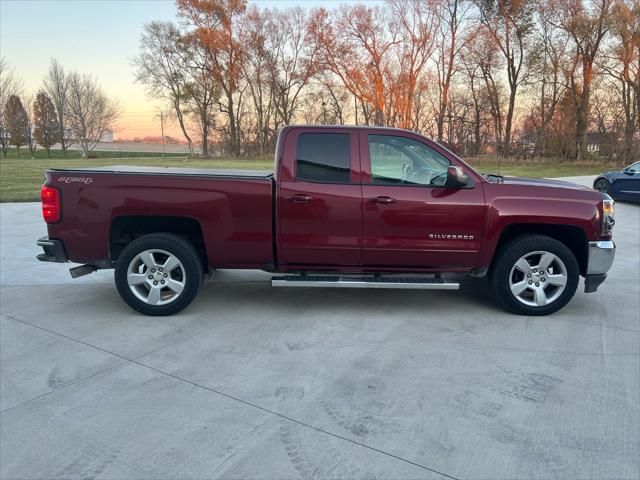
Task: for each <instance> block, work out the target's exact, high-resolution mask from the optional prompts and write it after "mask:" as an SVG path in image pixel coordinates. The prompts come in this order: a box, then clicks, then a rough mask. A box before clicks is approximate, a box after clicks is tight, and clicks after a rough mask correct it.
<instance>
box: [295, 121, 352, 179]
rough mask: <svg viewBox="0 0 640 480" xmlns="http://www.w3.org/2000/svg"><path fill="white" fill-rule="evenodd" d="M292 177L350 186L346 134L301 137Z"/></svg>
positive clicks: (349, 145) (316, 134) (348, 145)
mask: <svg viewBox="0 0 640 480" xmlns="http://www.w3.org/2000/svg"><path fill="white" fill-rule="evenodd" d="M295 177H296V179H298V180H304V181H307V182H319V183H350V182H351V135H350V134H349V133H301V134H300V135H298V142H297V145H296V166H295Z"/></svg>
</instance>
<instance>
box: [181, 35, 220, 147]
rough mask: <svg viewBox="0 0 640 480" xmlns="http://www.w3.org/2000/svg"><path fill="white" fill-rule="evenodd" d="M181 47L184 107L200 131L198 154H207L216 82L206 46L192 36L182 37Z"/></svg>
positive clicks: (216, 98) (217, 88) (216, 101)
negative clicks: (200, 147)
mask: <svg viewBox="0 0 640 480" xmlns="http://www.w3.org/2000/svg"><path fill="white" fill-rule="evenodd" d="M183 44H184V47H183V48H182V49H181V55H182V56H183V65H184V74H185V79H184V81H185V83H184V85H183V87H182V89H183V92H184V100H185V108H186V109H187V111H188V112H189V113H191V115H192V116H193V117H194V118H195V123H196V124H197V125H198V127H199V130H200V138H201V141H202V155H203V156H204V157H207V156H208V155H209V133H210V132H211V129H212V128H213V124H214V122H215V119H214V106H216V105H217V104H218V99H219V98H220V93H221V91H220V90H221V89H220V85H219V84H218V83H217V82H216V81H215V79H214V78H213V76H212V75H210V70H209V65H208V60H209V59H208V52H207V51H206V48H204V46H203V45H202V44H201V43H200V42H199V41H198V40H197V39H196V38H195V37H187V38H185V39H184V40H183Z"/></svg>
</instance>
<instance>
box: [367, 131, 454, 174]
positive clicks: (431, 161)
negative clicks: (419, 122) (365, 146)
mask: <svg viewBox="0 0 640 480" xmlns="http://www.w3.org/2000/svg"><path fill="white" fill-rule="evenodd" d="M369 157H370V158H371V181H372V182H373V183H374V184H379V185H430V186H443V185H444V184H445V182H446V180H447V168H448V167H449V166H450V165H451V162H449V160H447V159H446V158H445V157H444V156H442V155H441V154H439V153H438V152H436V151H435V150H432V149H431V148H429V147H428V146H426V145H425V144H423V143H420V142H418V141H416V140H412V139H410V138H405V137H397V136H393V135H369Z"/></svg>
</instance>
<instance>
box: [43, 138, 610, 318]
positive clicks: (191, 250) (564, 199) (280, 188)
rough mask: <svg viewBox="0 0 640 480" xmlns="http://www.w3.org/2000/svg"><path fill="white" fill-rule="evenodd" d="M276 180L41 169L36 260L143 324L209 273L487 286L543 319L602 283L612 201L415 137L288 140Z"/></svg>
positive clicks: (267, 175)
mask: <svg viewBox="0 0 640 480" xmlns="http://www.w3.org/2000/svg"><path fill="white" fill-rule="evenodd" d="M274 167H275V168H274V171H273V172H268V171H264V172H263V171H248V170H247V171H234V170H209V169H191V168H162V167H131V166H112V167H98V168H66V169H51V170H49V171H47V172H46V174H45V178H46V181H45V183H44V185H43V187H42V191H41V196H42V213H43V217H44V220H45V221H46V223H47V229H48V236H47V237H43V238H41V239H39V240H38V245H40V246H41V247H42V248H43V249H44V252H43V253H42V254H40V255H39V256H38V258H39V259H40V260H42V261H45V262H68V261H70V262H76V263H81V264H83V265H81V266H77V267H74V268H71V269H70V271H71V275H72V276H73V277H74V278H75V277H78V276H82V275H84V274H87V273H91V272H93V271H95V270H97V269H104V268H115V284H116V288H117V290H118V292H119V294H120V296H121V297H122V299H123V300H124V301H125V302H126V303H127V304H128V305H129V306H131V307H132V308H133V309H135V310H137V311H139V312H142V313H144V314H148V315H170V314H174V313H176V312H179V311H181V310H182V309H184V308H185V307H187V306H188V305H189V304H190V303H191V302H192V300H193V299H194V297H195V296H196V294H197V293H198V290H199V289H200V287H201V286H202V284H203V279H204V278H205V276H206V275H208V274H211V273H212V272H213V271H214V270H216V269H259V270H264V271H267V272H272V273H273V277H272V280H271V284H272V285H273V286H276V287H282V286H285V287H322V288H328V287H351V288H406V289H449V290H451V289H457V288H458V287H459V283H460V280H461V279H462V278H464V276H472V277H484V276H487V277H488V280H489V282H490V286H491V289H492V291H493V293H494V294H495V297H496V299H497V301H498V302H499V303H500V304H501V305H502V306H503V307H504V308H506V309H508V310H510V311H511V312H514V313H517V314H523V315H546V314H550V313H552V312H555V311H557V310H558V309H560V308H562V307H563V306H564V305H566V304H567V303H568V302H569V300H570V299H571V298H572V297H573V295H574V293H575V291H576V289H577V287H578V282H579V277H580V276H583V277H584V289H585V292H595V291H596V289H597V288H598V286H599V285H600V284H601V283H602V282H603V281H604V280H605V278H606V274H607V271H608V270H609V268H610V267H611V265H612V263H613V259H614V255H615V244H614V242H613V241H612V229H613V225H614V212H613V209H614V202H613V200H612V199H611V198H610V197H609V196H608V195H607V194H605V193H602V192H597V191H594V190H591V189H588V188H585V187H581V186H578V185H574V184H571V183H566V182H561V181H555V180H537V179H526V178H508V177H502V176H497V175H483V174H481V173H478V172H477V171H476V170H474V169H473V168H471V167H470V166H469V165H467V164H466V163H465V162H464V161H462V160H461V159H460V158H458V156H456V155H455V154H453V153H452V152H450V151H449V150H447V149H446V148H444V147H443V146H442V145H440V144H438V143H436V142H434V141H432V140H430V139H428V138H425V137H423V136H421V135H418V134H416V133H414V132H410V131H406V130H400V129H391V128H377V127H347V126H338V127H335V126H287V127H285V128H283V129H282V130H281V131H280V133H279V136H278V142H277V146H276V154H275V166H274Z"/></svg>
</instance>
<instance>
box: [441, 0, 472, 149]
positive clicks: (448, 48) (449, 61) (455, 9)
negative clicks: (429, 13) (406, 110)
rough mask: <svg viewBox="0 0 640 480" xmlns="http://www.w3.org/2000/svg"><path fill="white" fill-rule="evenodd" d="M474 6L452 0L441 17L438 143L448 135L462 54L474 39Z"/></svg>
mask: <svg viewBox="0 0 640 480" xmlns="http://www.w3.org/2000/svg"><path fill="white" fill-rule="evenodd" d="M470 10H471V3H470V2H467V1H465V0H450V1H446V2H444V5H443V8H442V9H441V10H440V12H439V13H440V15H439V19H438V20H439V28H438V31H437V34H438V40H437V56H436V68H437V70H438V93H439V96H440V101H439V105H438V114H437V125H438V137H437V138H438V141H442V139H443V134H444V120H445V114H446V111H447V107H448V103H449V95H450V93H449V92H450V90H451V81H452V80H453V76H454V75H455V73H456V72H457V70H458V65H459V63H460V62H459V61H458V60H459V56H460V52H461V51H462V49H463V48H464V45H465V42H466V41H468V40H470V39H472V38H473V37H472V36H471V35H470V34H469V32H468V31H467V30H468V29H469V26H470V20H469V16H470V15H469V14H470Z"/></svg>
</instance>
